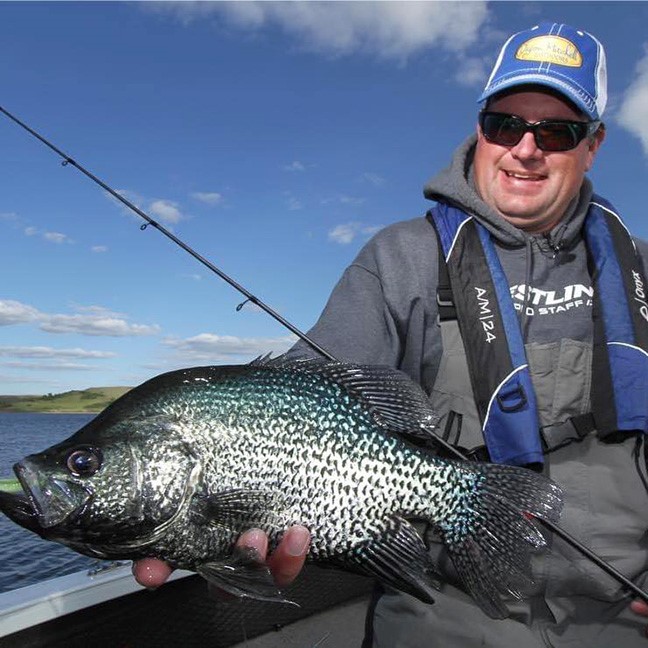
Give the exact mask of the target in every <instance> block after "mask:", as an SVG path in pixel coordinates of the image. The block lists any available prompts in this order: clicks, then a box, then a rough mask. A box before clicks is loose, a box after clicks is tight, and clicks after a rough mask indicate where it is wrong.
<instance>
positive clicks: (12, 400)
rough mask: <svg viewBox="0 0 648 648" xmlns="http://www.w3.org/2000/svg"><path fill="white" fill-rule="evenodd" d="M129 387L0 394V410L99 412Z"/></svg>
mask: <svg viewBox="0 0 648 648" xmlns="http://www.w3.org/2000/svg"><path fill="white" fill-rule="evenodd" d="M129 389H130V387H91V388H90V389H84V390H82V391H79V390H73V391H68V392H63V393H62V394H47V395H45V396H0V412H100V411H101V410H102V409H104V408H105V407H107V406H108V405H110V403H112V402H113V401H114V400H115V399H117V398H119V397H120V396H121V395H122V394H124V393H126V392H127V391H128V390H129Z"/></svg>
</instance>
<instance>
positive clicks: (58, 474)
mask: <svg viewBox="0 0 648 648" xmlns="http://www.w3.org/2000/svg"><path fill="white" fill-rule="evenodd" d="M435 422H436V417H435V414H434V412H433V411H432V410H431V409H430V406H429V401H428V399H427V397H426V395H425V394H424V392H423V391H422V390H421V388H420V387H419V386H418V385H416V384H415V383H413V382H412V381H411V380H410V379H409V378H407V377H406V376H405V375H404V374H403V373H401V372H399V371H395V370H392V369H389V368H383V367H374V366H357V365H348V364H341V363H334V362H328V361H315V360H307V361H288V360H284V359H282V358H278V359H275V360H269V361H268V360H261V361H256V362H253V363H251V364H249V365H235V366H211V367H195V368H189V369H184V370H180V371H174V372H171V373H167V374H163V375H160V376H157V377H155V378H153V379H151V380H149V381H147V382H145V383H143V384H142V385H140V386H139V387H137V388H135V389H133V390H131V391H130V392H128V393H127V394H125V395H124V396H122V397H121V398H120V399H119V400H117V401H115V402H114V403H113V404H112V405H110V406H109V407H108V408H106V409H105V410H104V411H103V412H101V413H100V414H99V415H98V416H97V417H96V418H95V419H93V420H92V421H90V422H89V423H88V424H87V425H85V426H84V427H83V428H81V429H80V430H79V431H78V432H76V433H75V434H74V435H73V436H71V437H70V438H69V439H67V440H66V441H63V442H62V443H59V444H57V445H55V446H52V447H51V448H49V449H48V450H45V451H44V452H42V453H40V454H35V455H30V456H28V457H26V458H25V459H23V460H22V461H21V462H20V463H18V464H16V466H15V468H14V469H15V472H16V475H17V476H18V479H19V480H20V482H21V484H22V486H23V488H24V493H18V494H17V493H9V492H5V493H1V494H0V509H1V510H3V511H4V512H5V513H6V514H7V515H8V516H9V517H10V518H12V519H13V520H14V521H15V522H17V523H18V524H21V525H22V526H25V527H26V528H28V529H30V530H32V531H34V532H36V533H38V534H40V535H41V536H42V537H44V538H46V539H49V540H55V541H57V542H60V543H63V544H65V545H68V546H70V547H71V548H73V549H75V550H76V551H78V552H80V553H83V554H87V555H90V556H95V557H100V558H111V559H126V558H130V559H137V558H141V557H144V556H155V557H159V558H162V559H164V560H166V561H168V562H170V563H171V564H173V565H174V566H177V567H181V568H185V569H192V570H195V571H197V572H198V573H200V574H202V575H203V576H204V577H205V578H207V579H208V580H209V581H212V582H214V583H215V584H216V585H218V586H219V587H224V588H225V589H227V590H229V591H233V592H235V593H237V594H239V595H248V596H253V597H256V598H275V597H276V598H279V597H280V594H279V593H278V592H276V590H274V586H273V585H272V584H271V579H270V577H269V575H264V576H263V577H262V576H260V572H259V569H258V565H257V564H254V561H253V560H252V559H251V558H250V557H247V558H246V557H243V558H241V557H240V556H238V557H237V558H231V557H230V554H231V552H232V547H233V544H234V542H235V540H236V538H237V537H238V536H239V535H240V534H241V532H243V531H244V530H246V529H248V528H250V527H258V528H261V529H263V530H265V531H266V532H267V533H268V534H269V537H270V542H271V546H272V545H273V544H276V543H277V542H278V541H279V539H280V538H281V535H282V533H283V531H284V530H285V529H286V528H287V527H289V526H290V525H293V524H296V523H299V524H303V525H305V526H306V527H308V528H309V529H310V531H311V533H312V544H311V548H310V557H311V558H312V559H315V560H318V561H326V562H328V563H329V564H333V565H335V566H339V567H343V568H346V569H349V570H353V571H357V572H360V573H363V574H369V575H372V576H375V577H377V578H379V579H381V580H382V581H383V582H385V583H386V584H388V585H390V586H392V587H395V588H398V589H400V590H403V591H405V592H408V593H410V594H412V595H414V596H416V597H418V598H419V599H421V600H423V601H426V602H432V601H433V592H434V588H435V587H437V586H438V578H439V575H438V573H437V572H436V570H435V567H434V565H433V564H432V561H431V559H430V557H429V554H428V552H427V551H426V549H425V546H424V544H423V542H422V540H421V537H420V536H419V535H418V533H417V531H416V530H415V528H414V526H413V525H412V524H411V521H413V520H422V521H425V522H427V523H429V524H430V525H432V527H433V529H434V530H435V531H436V533H437V534H438V535H439V537H440V538H441V539H442V541H443V542H444V544H445V547H446V549H447V551H448V554H449V556H450V557H451V559H452V561H453V564H454V566H455V568H456V570H457V572H458V573H459V575H460V576H461V578H462V580H463V582H464V584H465V586H466V588H467V590H468V591H469V592H470V593H471V594H472V595H473V596H474V598H475V600H476V601H477V602H478V604H479V605H480V606H481V607H482V609H483V610H484V611H485V612H486V613H487V614H489V615H490V616H493V617H503V616H505V615H506V614H507V609H506V606H505V605H504V603H503V601H502V599H501V597H500V593H505V592H509V593H512V594H514V595H517V590H516V586H517V584H518V583H519V582H520V581H522V582H524V581H525V580H528V579H529V577H530V573H529V555H528V554H529V550H531V549H534V548H539V547H542V546H544V544H545V542H544V539H543V537H542V535H541V534H540V533H539V532H538V530H537V529H536V528H535V526H534V525H533V523H532V522H531V521H530V520H529V518H528V515H527V514H532V515H534V516H540V517H544V518H548V519H553V518H556V517H557V516H558V515H559V512H560V508H561V493H560V490H559V488H558V487H557V486H556V485H554V484H553V483H552V482H550V481H549V480H547V479H546V478H544V477H542V476H541V475H538V474H536V473H534V472H531V471H528V470H525V469H523V468H516V467H511V466H500V465H491V464H480V463H472V462H456V461H447V460H443V459H440V458H438V457H436V456H435V455H434V454H433V453H431V452H430V451H429V450H426V449H425V448H423V447H420V445H417V444H415V443H411V442H409V441H408V440H406V438H404V436H403V435H406V436H409V437H410V438H411V437H423V438H424V437H426V436H427V435H428V434H429V430H431V429H432V428H433V427H434V424H435Z"/></svg>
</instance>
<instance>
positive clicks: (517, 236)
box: [423, 134, 592, 248]
mask: <svg viewBox="0 0 648 648" xmlns="http://www.w3.org/2000/svg"><path fill="white" fill-rule="evenodd" d="M476 143H477V135H475V134H473V135H471V136H470V137H468V138H467V139H466V140H465V141H464V142H463V144H461V146H459V148H457V150H456V151H455V153H454V156H453V158H452V162H451V163H450V166H448V167H447V168H445V169H443V171H441V172H440V173H438V174H437V175H436V176H434V177H433V178H432V179H431V180H430V181H429V182H428V183H427V184H426V185H425V188H424V190H423V194H424V195H425V197H426V198H428V199H429V200H434V201H436V202H444V203H448V204H451V205H453V206H455V207H459V208H460V209H462V210H463V211H465V212H466V213H467V214H470V215H472V216H474V217H475V218H476V219H477V220H478V221H479V222H480V223H481V224H482V225H483V226H484V227H486V229H487V230H488V231H489V232H490V233H491V234H492V236H493V237H494V238H496V239H497V240H499V241H500V242H501V243H504V244H505V245H509V246H513V247H519V246H523V245H526V243H527V240H528V239H529V238H530V235H529V234H526V233H525V232H524V231H522V230H520V229H518V228H517V227H514V226H513V225H511V224H510V223H509V222H507V221H506V220H505V219H504V218H502V217H501V216H500V215H499V214H497V213H496V212H495V211H494V210H493V209H492V208H491V207H489V206H488V205H487V204H486V203H485V202H484V201H483V200H482V199H481V198H480V197H479V195H478V193H477V191H476V189H475V185H474V182H473V157H474V154H475V145H476ZM591 197H592V184H591V182H590V181H589V180H588V179H587V178H585V179H584V180H583V184H582V186H581V190H580V194H579V195H578V196H577V197H576V198H575V199H574V200H573V202H572V203H571V204H570V205H569V207H568V209H567V212H566V214H565V218H563V219H562V221H561V222H560V223H558V224H557V225H556V227H554V229H553V230H551V232H550V233H549V236H548V239H549V241H548V243H551V245H552V246H556V245H560V246H561V247H563V248H568V247H570V245H571V243H572V242H573V241H574V239H575V238H576V237H578V236H580V230H581V227H582V225H583V221H584V219H585V215H586V213H587V210H588V208H589V203H590V200H591ZM535 238H536V239H542V237H535Z"/></svg>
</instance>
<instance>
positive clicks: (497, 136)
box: [482, 113, 524, 146]
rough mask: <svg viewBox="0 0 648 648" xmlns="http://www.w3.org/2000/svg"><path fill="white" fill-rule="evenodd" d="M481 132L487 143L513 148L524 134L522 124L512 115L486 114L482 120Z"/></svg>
mask: <svg viewBox="0 0 648 648" xmlns="http://www.w3.org/2000/svg"><path fill="white" fill-rule="evenodd" d="M482 132H483V133H484V137H485V138H486V139H487V140H488V141H489V142H493V143H494V144H499V145H501V146H515V145H516V144H517V143H518V142H519V141H520V139H522V135H523V134H524V123H523V122H522V121H521V120H519V119H518V118H517V117H514V116H513V115H498V114H496V113H486V114H485V115H484V116H483V118H482Z"/></svg>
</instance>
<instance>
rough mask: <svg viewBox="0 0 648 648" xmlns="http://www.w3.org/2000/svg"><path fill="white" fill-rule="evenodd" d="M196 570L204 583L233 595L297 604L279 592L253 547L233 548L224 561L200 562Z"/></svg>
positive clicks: (268, 570)
mask: <svg viewBox="0 0 648 648" xmlns="http://www.w3.org/2000/svg"><path fill="white" fill-rule="evenodd" d="M196 571H197V572H198V573H199V574H200V575H201V576H202V577H203V578H204V579H205V580H206V581H207V582H209V583H211V584H212V585H214V586H215V587H218V588H219V589H222V590H225V591H226V592H229V593H230V594H233V595H234V596H238V597H245V598H251V599H255V600H258V601H270V602H275V603H288V604H290V605H297V607H299V606H298V604H297V603H295V602H294V601H291V600H289V599H287V598H286V597H285V596H284V595H283V594H282V593H281V590H280V589H279V588H278V587H277V585H276V583H275V582H274V579H273V578H272V573H271V572H270V569H269V568H268V567H267V565H265V563H263V562H261V560H260V559H259V554H258V553H257V552H256V551H255V550H254V549H251V548H238V547H237V548H235V549H234V552H233V553H232V555H231V556H229V557H228V558H226V559H225V560H221V561H218V562H209V563H204V564H203V565H200V566H199V567H198V568H197V569H196Z"/></svg>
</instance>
